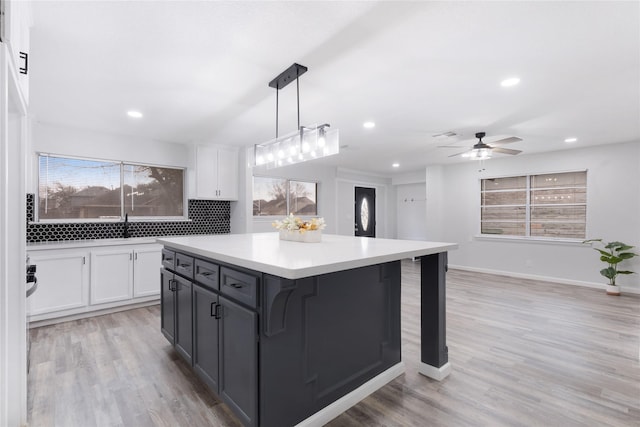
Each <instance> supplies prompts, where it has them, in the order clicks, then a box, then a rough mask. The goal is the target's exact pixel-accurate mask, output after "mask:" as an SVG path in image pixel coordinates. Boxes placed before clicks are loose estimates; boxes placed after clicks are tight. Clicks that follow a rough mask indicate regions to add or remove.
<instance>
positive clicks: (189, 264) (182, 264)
mask: <svg viewBox="0 0 640 427" xmlns="http://www.w3.org/2000/svg"><path fill="white" fill-rule="evenodd" d="M193 261H194V259H193V257H191V256H189V255H185V254H181V253H179V252H176V267H175V272H176V273H179V274H182V275H183V276H185V277H188V278H189V279H193Z"/></svg>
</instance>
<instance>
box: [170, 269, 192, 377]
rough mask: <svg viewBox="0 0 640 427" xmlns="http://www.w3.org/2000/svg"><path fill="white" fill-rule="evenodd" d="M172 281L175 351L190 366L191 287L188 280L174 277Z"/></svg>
mask: <svg viewBox="0 0 640 427" xmlns="http://www.w3.org/2000/svg"><path fill="white" fill-rule="evenodd" d="M174 280H175V282H174V288H175V293H174V295H175V298H176V300H175V306H176V331H175V332H176V333H175V343H176V350H177V351H178V353H180V355H181V356H182V357H184V359H185V360H186V361H187V362H189V364H190V365H191V364H192V361H191V354H192V351H193V323H192V322H193V310H192V307H191V302H192V297H191V288H192V287H193V286H192V284H191V282H190V281H189V280H187V279H185V278H183V277H180V276H178V275H175V276H174Z"/></svg>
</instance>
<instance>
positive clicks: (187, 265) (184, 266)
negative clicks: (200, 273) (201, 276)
mask: <svg viewBox="0 0 640 427" xmlns="http://www.w3.org/2000/svg"><path fill="white" fill-rule="evenodd" d="M187 267H191V264H180V268H187Z"/></svg>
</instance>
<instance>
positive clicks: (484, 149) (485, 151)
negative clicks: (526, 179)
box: [440, 132, 522, 159]
mask: <svg viewBox="0 0 640 427" xmlns="http://www.w3.org/2000/svg"><path fill="white" fill-rule="evenodd" d="M485 135H486V134H485V133H484V132H478V133H476V138H478V142H477V143H476V144H475V145H474V146H473V147H472V148H471V150H467V151H463V152H461V153H457V154H452V155H450V156H449V157H456V156H462V157H468V158H470V159H489V158H491V153H492V152H496V153H502V154H512V155H515V154H520V153H522V151H521V150H512V149H509V148H502V147H500V145H504V144H510V143H512V142H518V141H522V138H518V137H517V136H510V137H508V138H503V139H499V140H498V141H494V142H492V143H491V145H489V144H485V143H484V142H482V138H484V137H485ZM440 147H441V148H458V147H455V146H452V145H443V146H440Z"/></svg>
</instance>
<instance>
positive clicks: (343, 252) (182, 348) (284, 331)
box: [158, 233, 456, 427]
mask: <svg viewBox="0 0 640 427" xmlns="http://www.w3.org/2000/svg"><path fill="white" fill-rule="evenodd" d="M158 242H160V243H162V244H164V246H165V249H164V250H163V261H162V262H163V269H162V332H163V333H164V335H165V336H166V337H167V339H168V340H169V341H170V342H171V343H172V344H173V345H174V346H175V348H176V351H177V352H178V353H179V354H180V355H181V356H182V357H183V358H184V359H185V360H186V361H187V363H189V364H190V365H191V366H192V368H193V369H194V371H195V372H196V374H197V375H198V376H199V377H200V378H201V379H202V380H203V381H204V382H205V383H206V384H207V385H208V386H209V387H210V388H211V389H212V390H213V391H214V392H215V393H216V394H217V395H218V396H219V397H220V399H221V400H222V401H224V402H225V403H227V404H228V405H229V407H230V408H231V409H232V410H233V412H234V413H235V414H236V415H237V416H238V418H239V419H240V420H241V421H242V422H243V423H244V424H245V425H247V426H264V427H276V426H277V427H281V426H291V425H301V426H315V425H318V426H320V425H323V424H325V423H326V422H328V421H329V420H331V419H332V418H334V417H336V416H337V415H339V414H341V413H342V412H344V411H345V410H347V409H348V408H349V407H351V406H353V405H355V404H356V403H357V402H359V401H360V400H362V399H363V398H364V397H366V396H368V395H369V394H371V393H373V392H374V391H375V390H377V389H379V388H380V387H382V386H384V385H385V384H387V383H388V382H389V381H391V380H393V379H394V378H396V377H397V376H398V375H400V374H402V373H403V372H404V365H403V362H402V358H401V351H400V338H401V337H400V290H401V286H400V285H401V279H400V273H401V272H400V260H401V259H404V258H415V257H419V258H421V286H422V298H421V304H422V315H421V317H422V320H421V323H422V337H421V339H422V360H421V362H420V369H419V370H420V372H421V373H423V374H425V375H427V376H430V377H432V378H435V379H438V380H440V379H442V378H444V377H445V376H446V375H447V373H448V371H449V364H448V358H447V347H446V334H445V329H446V328H445V270H446V259H447V257H446V255H447V251H448V250H451V249H455V248H456V245H455V244H449V243H439V242H423V241H405V240H392V239H370V238H365V237H348V236H336V235H323V236H322V241H321V242H320V243H301V242H290V241H282V240H279V238H278V234H277V233H256V234H237V235H218V236H189V237H177V238H163V239H158Z"/></svg>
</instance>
